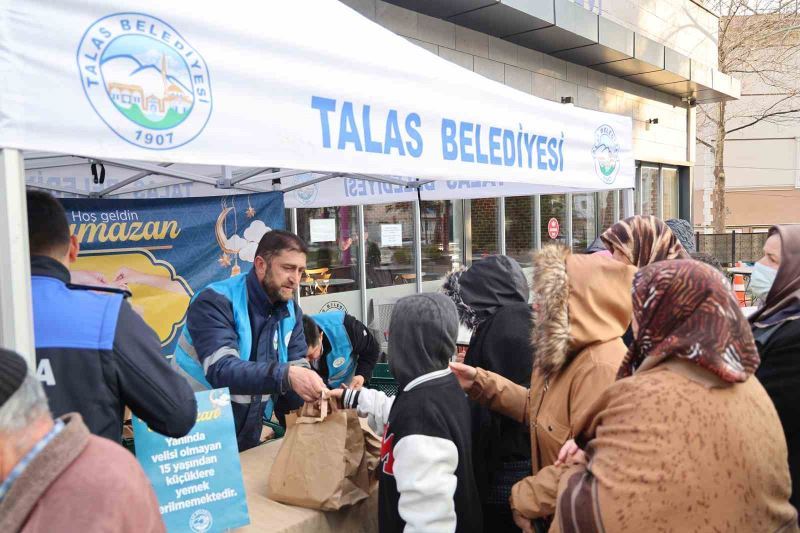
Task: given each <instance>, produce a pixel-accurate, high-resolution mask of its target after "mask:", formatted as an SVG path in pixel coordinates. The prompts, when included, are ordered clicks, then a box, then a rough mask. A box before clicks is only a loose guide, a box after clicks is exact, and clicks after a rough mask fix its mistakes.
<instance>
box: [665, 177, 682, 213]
mask: <svg viewBox="0 0 800 533" xmlns="http://www.w3.org/2000/svg"><path fill="white" fill-rule="evenodd" d="M661 180H662V184H663V185H662V186H663V189H664V199H663V201H664V216H663V217H662V218H663V219H664V220H669V219H671V218H678V217H679V216H680V209H679V207H678V169H677V168H668V167H664V168H662V169H661Z"/></svg>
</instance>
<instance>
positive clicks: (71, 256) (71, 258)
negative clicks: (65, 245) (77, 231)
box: [67, 235, 81, 264]
mask: <svg viewBox="0 0 800 533" xmlns="http://www.w3.org/2000/svg"><path fill="white" fill-rule="evenodd" d="M80 251H81V245H80V243H79V242H78V237H76V236H75V235H70V237H69V252H67V262H68V263H70V264H72V263H74V262H75V261H77V260H78V253H79V252H80Z"/></svg>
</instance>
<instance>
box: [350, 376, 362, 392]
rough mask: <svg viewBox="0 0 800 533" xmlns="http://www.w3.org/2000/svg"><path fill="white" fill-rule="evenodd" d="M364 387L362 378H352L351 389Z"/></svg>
mask: <svg viewBox="0 0 800 533" xmlns="http://www.w3.org/2000/svg"><path fill="white" fill-rule="evenodd" d="M363 386H364V376H353V379H352V380H351V381H350V387H349V388H351V389H360V388H361V387H363Z"/></svg>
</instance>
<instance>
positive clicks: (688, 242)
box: [664, 218, 697, 254]
mask: <svg viewBox="0 0 800 533" xmlns="http://www.w3.org/2000/svg"><path fill="white" fill-rule="evenodd" d="M664 224H666V225H667V226H669V229H670V230H672V234H673V235H675V237H677V239H678V241H680V243H681V246H683V249H684V250H686V251H687V252H688V253H689V254H693V253H695V252H696V251H697V247H696V245H695V242H694V228H693V227H692V223H691V222H689V221H688V220H684V219H682V218H670V219H669V220H665V221H664Z"/></svg>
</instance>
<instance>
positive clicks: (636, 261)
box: [600, 215, 689, 268]
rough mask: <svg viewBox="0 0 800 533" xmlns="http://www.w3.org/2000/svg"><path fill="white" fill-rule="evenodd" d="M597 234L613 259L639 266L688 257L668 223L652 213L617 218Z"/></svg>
mask: <svg viewBox="0 0 800 533" xmlns="http://www.w3.org/2000/svg"><path fill="white" fill-rule="evenodd" d="M600 238H601V239H602V240H603V243H604V244H605V245H606V248H608V251H610V252H611V255H612V256H613V257H614V259H616V260H617V261H621V262H623V263H625V264H628V265H633V266H635V267H638V268H642V267H644V266H647V265H649V264H651V263H655V262H656V261H665V260H667V259H689V254H688V253H687V251H686V250H684V248H683V245H681V243H680V241H678V239H677V237H675V235H674V234H673V233H672V230H671V229H669V226H667V225H666V224H664V222H662V221H661V220H660V219H658V218H656V217H654V216H642V215H636V216H633V217H630V218H626V219H625V220H620V221H619V222H617V223H616V224H614V225H613V226H611V227H610V228H608V229H607V230H606V231H605V232H604V233H603V234H602V235H601V236H600Z"/></svg>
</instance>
